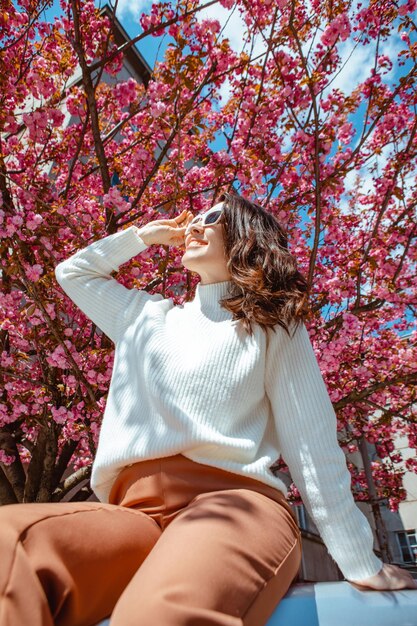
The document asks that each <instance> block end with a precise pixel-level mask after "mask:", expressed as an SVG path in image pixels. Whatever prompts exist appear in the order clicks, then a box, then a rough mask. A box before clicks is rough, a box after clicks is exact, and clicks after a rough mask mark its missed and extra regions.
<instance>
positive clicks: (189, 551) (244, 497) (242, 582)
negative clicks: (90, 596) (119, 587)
mask: <svg viewBox="0 0 417 626" xmlns="http://www.w3.org/2000/svg"><path fill="white" fill-rule="evenodd" d="M188 463H189V464H191V463H192V462H190V461H188ZM204 467H205V466H201V465H200V467H199V468H197V472H198V471H200V472H201V471H203V472H204ZM190 469H191V470H192V469H193V468H192V467H191V468H190ZM205 469H206V471H207V473H208V474H207V476H208V478H207V481H206V482H207V484H206V486H204V485H202V489H204V488H207V485H208V483H209V482H210V480H209V479H210V473H211V472H212V470H211V469H210V468H207V467H206V468H205ZM216 472H217V473H218V472H219V470H216ZM213 473H214V470H213ZM184 476H185V474H184V473H182V474H181V477H182V483H181V484H183V485H184V489H185V490H187V491H189V490H190V483H191V482H192V481H193V479H194V480H198V478H197V479H195V475H194V474H193V473H192V471H190V473H189V477H190V479H189V481H188V482H187V481H186V480H185V479H184ZM224 476H225V477H226V478H225V479H224V480H225V481H226V480H227V478H228V476H229V477H230V475H228V474H227V473H225V474H224ZM166 478H168V482H169V477H166ZM200 478H201V476H200ZM219 478H220V479H221V476H220V475H218V476H217V477H216V480H217V484H219ZM235 479H236V482H237V483H239V482H241V483H243V484H244V483H245V479H244V478H242V479H241V478H239V477H235ZM232 480H233V479H232ZM203 482H204V480H203ZM246 482H247V483H249V482H250V481H246ZM267 489H268V488H267ZM271 491H274V490H272V489H271ZM170 493H171V491H170V490H169V485H167V488H166V489H165V495H166V496H167V494H168V498H169V494H170ZM177 496H178V490H177ZM168 512H169V506H167V513H168ZM168 518H169V524H168V525H167V526H166V527H165V528H164V530H163V533H162V535H161V537H160V539H159V540H158V542H157V543H156V545H155V546H154V548H153V549H152V552H151V553H150V554H149V556H148V558H147V559H146V561H145V562H144V563H143V564H142V566H141V567H140V569H139V570H138V571H137V573H136V574H135V575H134V576H133V578H132V580H131V581H130V583H129V584H128V586H127V588H126V589H125V591H124V592H123V593H122V595H121V597H120V599H119V600H118V602H117V604H116V606H115V609H114V611H113V613H112V617H111V620H110V624H111V626H149V624H163V626H185V625H187V626H215V625H216V626H242V625H244V626H262V625H263V624H266V622H267V620H268V618H269V617H270V615H271V614H272V613H273V611H274V609H275V607H276V606H277V604H278V602H279V601H280V599H281V598H282V597H283V596H284V595H285V593H286V592H287V590H288V588H289V586H290V584H291V583H292V582H293V580H294V579H295V577H296V576H297V573H298V570H299V566H300V562H301V535H300V531H299V529H298V526H297V524H296V521H295V519H294V516H293V514H292V512H290V508H289V506H288V504H284V503H283V502H282V501H279V499H278V500H277V501H275V500H273V499H271V498H269V497H268V496H266V495H264V494H262V493H259V492H257V491H253V490H251V489H250V488H249V487H246V488H237V489H231V488H228V489H225V490H223V489H222V490H217V491H207V492H205V493H201V494H199V495H197V496H196V497H195V498H194V499H193V500H192V501H191V502H190V503H189V504H188V506H186V507H185V508H183V509H181V510H180V511H179V513H178V514H177V515H175V516H173V515H170V516H168V517H167V519H168Z"/></svg>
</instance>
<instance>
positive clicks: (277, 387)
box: [265, 323, 383, 580]
mask: <svg viewBox="0 0 417 626" xmlns="http://www.w3.org/2000/svg"><path fill="white" fill-rule="evenodd" d="M275 328H276V333H274V332H273V330H272V329H268V333H269V332H270V333H271V334H270V336H269V339H268V348H267V356H266V376H265V390H266V393H267V396H268V397H269V399H270V402H271V409H272V413H273V416H274V422H275V426H276V432H277V436H278V441H279V445H280V450H281V453H282V457H283V459H284V461H285V462H286V464H287V465H288V468H289V470H290V472H291V477H292V479H293V480H294V483H295V484H296V486H297V488H298V490H299V492H300V495H301V498H302V500H303V503H304V505H305V507H306V509H307V511H308V513H309V514H310V516H311V518H312V519H313V520H314V523H315V524H316V526H317V529H318V531H319V533H320V535H321V537H322V539H323V541H324V543H325V545H326V547H327V549H328V551H329V553H330V555H331V556H332V558H333V559H334V560H335V561H336V563H337V564H338V566H339V568H340V570H341V571H342V573H343V575H344V576H345V578H346V579H348V580H349V579H351V580H362V579H365V578H368V577H370V576H373V575H375V574H377V573H378V572H379V571H380V570H381V568H382V565H383V563H382V561H381V560H380V559H379V558H378V557H377V556H376V555H375V553H374V552H373V533H372V529H371V527H370V525H369V523H368V520H367V519H366V517H365V515H364V514H363V513H362V511H361V510H360V509H359V507H358V506H357V505H356V503H355V501H354V498H353V494H352V491H351V475H350V472H349V470H348V467H347V465H346V457H345V455H344V453H343V450H342V448H341V447H340V445H339V442H338V440H337V421H336V413H335V411H334V409H333V405H332V403H331V400H330V397H329V394H328V392H327V388H326V385H325V382H324V379H323V377H322V374H321V371H320V368H319V365H318V362H317V359H316V355H315V353H314V350H313V346H312V344H311V341H310V338H309V335H308V333H307V329H306V327H305V325H304V323H302V324H301V325H300V326H299V327H298V328H297V330H296V332H295V334H294V336H293V337H292V338H290V337H288V335H287V333H286V332H285V331H284V329H282V328H281V327H280V326H278V325H277V326H276V327H275ZM290 333H291V335H292V334H293V327H292V328H291V329H290Z"/></svg>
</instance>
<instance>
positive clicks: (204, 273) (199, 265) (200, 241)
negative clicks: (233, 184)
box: [182, 202, 231, 285]
mask: <svg viewBox="0 0 417 626" xmlns="http://www.w3.org/2000/svg"><path fill="white" fill-rule="evenodd" d="M222 204H223V203H222V202H220V203H218V204H216V205H215V206H214V207H212V208H221V207H222ZM201 215H203V214H201ZM184 243H185V252H184V254H183V257H182V263H183V265H184V267H186V268H187V269H188V270H190V271H191V272H196V273H197V274H199V275H200V277H201V284H202V285H203V284H205V285H207V284H209V283H218V282H222V281H224V280H231V275H230V273H229V271H228V269H227V257H226V254H225V250H224V240H223V224H222V223H220V222H218V223H217V224H214V225H212V226H205V227H203V226H202V225H201V223H199V222H197V223H196V224H193V225H192V226H191V227H190V232H189V233H187V235H186V237H185V242H184Z"/></svg>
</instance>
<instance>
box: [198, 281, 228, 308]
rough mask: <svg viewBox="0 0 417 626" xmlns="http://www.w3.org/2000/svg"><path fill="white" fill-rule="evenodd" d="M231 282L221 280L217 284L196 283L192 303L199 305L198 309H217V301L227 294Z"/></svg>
mask: <svg viewBox="0 0 417 626" xmlns="http://www.w3.org/2000/svg"><path fill="white" fill-rule="evenodd" d="M232 285H233V282H232V281H231V280H223V281H221V282H218V283H208V284H205V285H202V284H201V282H200V283H197V286H196V290H195V296H194V303H195V304H198V305H200V308H202V309H203V308H205V307H218V306H219V300H220V299H221V298H224V296H226V295H227V294H228V293H229V290H230V289H231V287H232Z"/></svg>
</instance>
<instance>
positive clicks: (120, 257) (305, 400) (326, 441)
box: [55, 226, 382, 580]
mask: <svg viewBox="0 0 417 626" xmlns="http://www.w3.org/2000/svg"><path fill="white" fill-rule="evenodd" d="M146 248H147V246H146V244H145V243H144V242H143V240H142V239H141V238H140V235H139V231H138V229H137V228H136V227H135V226H130V227H129V228H126V229H124V230H120V231H119V232H117V233H115V234H113V235H109V236H107V237H104V238H103V239H100V240H99V241H96V242H94V243H92V244H90V245H89V246H87V247H86V248H84V249H82V250H79V251H78V252H76V253H75V254H74V255H72V256H71V257H70V258H68V259H67V260H65V261H63V262H61V263H60V264H59V265H57V267H56V268H55V274H56V278H57V280H58V282H59V284H60V285H61V287H62V288H63V290H64V291H65V293H67V294H68V296H69V297H70V298H71V300H73V302H75V304H76V305H77V306H78V307H79V308H80V309H81V310H82V311H83V312H84V313H85V314H86V315H87V316H88V317H89V318H90V319H91V320H92V321H93V322H94V323H95V324H96V325H97V326H98V327H99V328H100V329H101V330H102V331H103V332H104V333H105V334H106V335H107V336H108V337H109V338H110V339H111V340H112V341H113V342H114V343H115V357H114V366H113V372H112V378H111V383H110V388H109V392H108V397H107V403H106V408H105V411H104V417H103V423H102V427H101V431H100V437H99V443H98V448H97V453H96V457H95V460H94V463H93V470H92V478H91V485H92V488H93V490H94V492H95V494H96V495H97V497H98V498H99V500H101V501H102V502H108V496H109V493H110V489H111V486H112V483H113V481H114V479H115V477H116V476H117V474H118V472H119V471H120V470H121V468H122V467H124V466H125V465H127V464H129V463H134V462H136V461H141V460H145V459H153V458H159V457H165V456H170V455H174V454H178V453H181V454H183V455H184V456H186V457H187V458H189V459H192V460H193V461H196V462H197V463H204V464H206V465H211V466H215V467H219V468H223V469H225V470H227V471H229V472H234V473H236V474H240V475H243V476H249V477H251V478H254V479H255V480H259V481H261V482H263V483H266V484H267V485H271V486H273V487H275V488H276V489H280V490H281V491H282V492H283V493H284V494H287V488H286V486H285V484H284V483H283V482H282V481H281V480H280V479H279V478H278V477H276V476H274V474H273V473H272V472H271V470H270V466H271V465H272V464H273V463H274V462H275V461H276V459H277V458H278V457H279V456H280V454H282V457H283V458H284V460H285V462H286V463H287V465H288V467H289V469H290V472H291V476H292V478H293V480H294V482H295V484H296V485H297V487H298V489H299V491H300V493H301V496H302V499H303V502H304V504H305V506H306V508H307V510H308V512H309V514H310V515H311V517H312V519H313V520H314V522H315V524H316V526H317V528H318V530H319V532H320V534H321V536H322V538H323V541H324V542H325V544H326V546H327V549H328V551H329V552H330V554H331V555H332V557H333V558H334V560H335V561H336V562H337V564H338V565H339V567H340V569H341V571H342V573H343V574H344V576H345V577H346V578H347V579H348V580H349V579H356V580H360V579H364V578H367V577H368V576H372V575H374V574H376V573H377V572H378V571H379V570H380V569H381V567H382V562H381V561H380V560H379V559H378V558H377V556H376V555H375V554H374V552H373V534H372V530H371V528H370V526H369V523H368V521H367V519H366V517H365V516H364V514H363V513H362V512H361V511H360V509H359V508H358V507H357V506H356V504H355V502H354V500H353V496H352V493H351V489H350V484H351V477H350V473H349V471H348V469H347V466H346V459H345V455H344V453H343V451H342V449H341V448H340V446H339V444H338V440H337V431H336V415H335V412H334V409H333V406H332V404H331V401H330V398H329V395H328V392H327V389H326V386H325V383H324V380H323V377H322V375H321V372H320V369H319V366H318V363H317V359H316V356H315V353H314V351H313V347H312V345H311V342H310V339H309V336H308V333H307V330H306V327H305V326H304V324H303V325H302V326H300V327H299V329H298V330H297V332H296V333H295V336H294V337H293V339H290V338H289V337H288V335H287V334H286V333H285V331H284V330H283V329H282V328H281V327H280V326H278V325H277V326H276V327H275V328H276V334H275V333H274V332H273V331H272V330H271V329H269V330H268V332H267V333H265V332H264V331H263V330H262V328H261V327H260V326H258V325H255V327H254V335H253V336H252V337H250V336H249V334H247V333H246V332H245V331H244V329H243V328H242V326H241V322H239V321H236V322H235V321H232V314H231V313H230V312H229V311H226V310H225V309H224V308H223V307H221V306H220V304H219V299H220V298H221V297H222V296H224V295H225V294H226V293H227V291H228V288H229V286H230V285H231V283H230V282H229V281H225V282H218V283H211V284H207V285H201V283H199V284H198V285H197V288H196V294H195V297H194V300H193V301H191V302H187V303H185V304H184V305H174V303H173V301H172V299H171V298H169V299H168V298H164V297H163V296H162V295H160V294H149V293H148V292H146V291H144V290H138V289H127V288H126V287H124V286H123V285H121V284H120V283H119V282H118V281H117V280H116V279H114V278H112V277H111V276H110V273H111V272H112V271H113V270H116V271H117V270H118V269H119V267H120V265H122V264H123V263H125V262H126V261H128V260H129V259H131V258H132V257H134V256H136V255H137V254H140V253H141V252H142V251H144V250H145V249H146Z"/></svg>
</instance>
